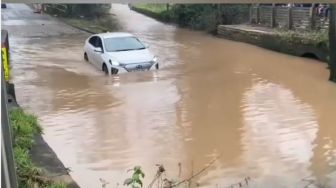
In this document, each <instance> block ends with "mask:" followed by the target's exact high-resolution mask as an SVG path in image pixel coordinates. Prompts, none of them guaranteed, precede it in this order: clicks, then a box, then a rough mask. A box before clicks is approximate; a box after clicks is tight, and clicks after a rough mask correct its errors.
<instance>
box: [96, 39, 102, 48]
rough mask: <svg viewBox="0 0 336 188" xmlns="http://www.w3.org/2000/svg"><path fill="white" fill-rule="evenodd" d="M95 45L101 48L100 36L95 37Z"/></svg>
mask: <svg viewBox="0 0 336 188" xmlns="http://www.w3.org/2000/svg"><path fill="white" fill-rule="evenodd" d="M95 46H96V47H101V48H102V49H103V42H102V40H101V39H100V37H97V38H96V45H95Z"/></svg>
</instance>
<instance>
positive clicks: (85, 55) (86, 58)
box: [84, 52, 89, 61]
mask: <svg viewBox="0 0 336 188" xmlns="http://www.w3.org/2000/svg"><path fill="white" fill-rule="evenodd" d="M84 60H85V61H89V58H88V56H87V53H86V52H85V53H84Z"/></svg>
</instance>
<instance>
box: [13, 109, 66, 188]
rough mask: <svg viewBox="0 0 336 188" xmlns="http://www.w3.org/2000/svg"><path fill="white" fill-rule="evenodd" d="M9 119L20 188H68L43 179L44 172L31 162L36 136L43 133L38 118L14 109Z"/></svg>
mask: <svg viewBox="0 0 336 188" xmlns="http://www.w3.org/2000/svg"><path fill="white" fill-rule="evenodd" d="M9 117H10V124H11V127H12V138H13V152H14V161H15V166H16V175H17V179H18V184H19V188H30V187H36V186H38V187H43V188H66V186H65V185H63V184H57V183H54V182H52V181H50V180H48V178H45V177H43V172H42V170H41V169H39V168H38V167H36V166H35V165H34V164H33V162H32V160H31V157H30V154H29V151H30V149H31V148H32V146H33V145H34V136H35V134H41V133H42V129H41V127H40V126H39V125H38V122H37V118H36V117H35V116H33V115H31V114H27V113H25V112H24V111H23V110H22V109H20V108H15V109H12V110H11V111H10V113H9Z"/></svg>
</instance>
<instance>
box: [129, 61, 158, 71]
mask: <svg viewBox="0 0 336 188" xmlns="http://www.w3.org/2000/svg"><path fill="white" fill-rule="evenodd" d="M152 65H153V62H152V61H149V62H142V63H133V64H128V65H125V66H124V68H125V69H126V70H127V71H128V72H133V71H144V70H149V69H150V68H151V66H152Z"/></svg>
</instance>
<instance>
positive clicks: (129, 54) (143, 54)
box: [107, 49, 154, 64]
mask: <svg viewBox="0 0 336 188" xmlns="http://www.w3.org/2000/svg"><path fill="white" fill-rule="evenodd" d="M107 55H108V56H109V58H110V59H111V60H113V61H118V62H119V63H122V64H132V63H142V62H148V61H152V60H153V58H154V56H153V54H152V53H150V52H149V50H148V49H143V50H130V51H120V52H107Z"/></svg>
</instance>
